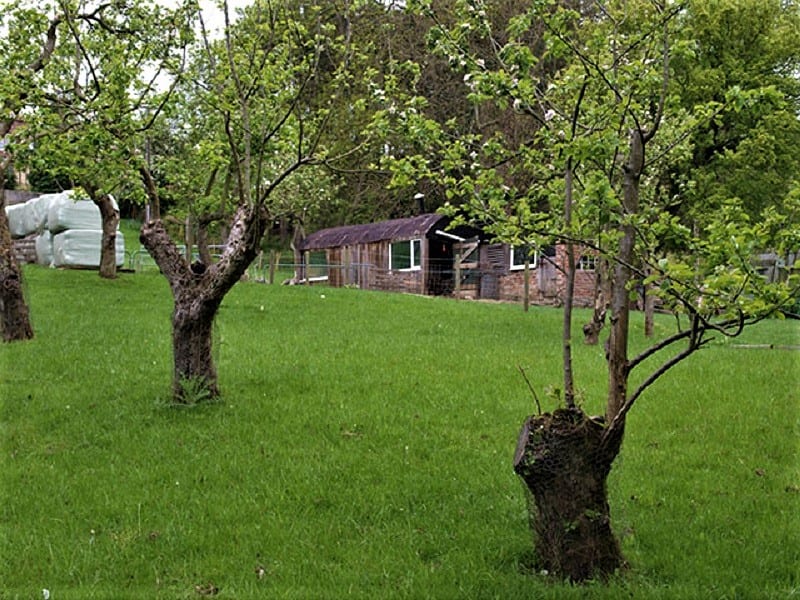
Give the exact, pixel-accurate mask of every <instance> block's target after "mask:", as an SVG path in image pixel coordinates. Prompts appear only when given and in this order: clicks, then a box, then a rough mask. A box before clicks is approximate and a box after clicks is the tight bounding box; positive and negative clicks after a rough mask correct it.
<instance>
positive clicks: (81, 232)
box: [53, 229, 125, 267]
mask: <svg viewBox="0 0 800 600" xmlns="http://www.w3.org/2000/svg"><path fill="white" fill-rule="evenodd" d="M102 237H103V232H102V231H98V230H97V229H68V230H67V231H64V232H62V233H59V234H57V235H54V236H53V266H56V267H99V266H100V241H101V239H102ZM116 255H117V266H118V267H120V266H122V265H123V264H124V263H125V239H124V238H123V237H122V233H120V232H119V231H117V244H116Z"/></svg>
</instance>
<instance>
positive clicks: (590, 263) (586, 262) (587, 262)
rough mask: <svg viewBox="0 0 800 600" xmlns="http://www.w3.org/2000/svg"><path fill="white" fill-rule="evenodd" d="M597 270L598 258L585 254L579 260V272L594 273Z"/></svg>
mask: <svg viewBox="0 0 800 600" xmlns="http://www.w3.org/2000/svg"><path fill="white" fill-rule="evenodd" d="M595 268H597V257H596V256H594V255H593V254H584V255H583V256H581V257H580V258H579V259H578V271H594V270H595Z"/></svg>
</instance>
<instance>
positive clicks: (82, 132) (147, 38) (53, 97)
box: [29, 0, 191, 278]
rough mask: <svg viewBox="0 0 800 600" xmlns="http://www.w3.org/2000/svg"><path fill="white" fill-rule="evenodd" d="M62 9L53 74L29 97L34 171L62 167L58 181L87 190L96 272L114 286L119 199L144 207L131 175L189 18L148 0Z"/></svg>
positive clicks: (175, 68) (173, 72)
mask: <svg viewBox="0 0 800 600" xmlns="http://www.w3.org/2000/svg"><path fill="white" fill-rule="evenodd" d="M59 9H60V10H61V12H62V14H63V23H62V25H61V30H62V39H61V43H60V44H59V45H58V47H57V48H56V52H55V54H54V56H53V63H54V64H53V68H52V69H51V70H50V72H49V76H48V81H47V85H46V86H42V87H41V88H39V89H38V90H36V93H35V94H32V95H31V96H30V97H29V103H30V105H31V106H32V111H31V114H30V117H29V121H30V122H29V126H30V130H31V132H32V133H33V134H34V135H35V143H34V156H32V157H31V161H32V162H35V161H36V156H38V157H46V161H47V162H48V163H49V164H50V165H55V166H56V170H55V172H54V173H53V174H54V175H56V176H58V177H60V178H66V179H68V180H70V181H71V182H72V184H73V186H75V187H80V188H82V189H83V190H84V191H85V192H86V193H87V194H88V195H89V197H90V198H91V199H92V201H93V202H94V203H95V204H96V205H97V206H98V208H99V209H100V215H101V217H102V224H103V235H102V242H101V252H100V270H99V272H100V276H101V277H104V278H113V277H115V276H116V232H117V227H118V224H119V210H118V207H117V205H116V202H115V201H114V198H113V195H114V194H117V195H119V194H120V193H125V194H128V195H132V196H134V200H136V199H141V198H143V194H142V193H141V186H140V185H139V184H138V175H137V171H136V169H135V168H132V166H133V165H135V164H136V162H137V161H138V160H140V155H141V153H142V150H143V148H144V132H145V131H147V129H149V128H150V127H151V126H152V122H153V119H154V118H155V117H156V116H157V115H158V114H159V112H160V111H161V110H162V108H163V105H164V103H165V101H166V99H167V98H168V97H169V91H170V90H169V88H168V85H169V82H170V81H171V80H174V79H175V78H176V77H177V75H178V74H179V72H180V70H181V68H182V60H183V52H184V49H185V46H186V44H187V42H188V40H189V35H190V33H191V30H190V29H189V20H188V19H189V16H190V12H189V11H190V9H189V8H179V9H174V10H168V9H165V8H163V7H162V6H160V5H158V4H155V3H151V2H149V1H147V0H137V1H136V2H133V3H130V4H127V5H125V6H122V5H117V4H113V3H110V4H107V3H104V4H99V5H94V4H91V3H84V2H69V1H67V0H62V1H61V2H60V4H59ZM165 87H166V88H167V89H166V91H165V89H164V88H165ZM41 160H42V159H41V158H40V159H39V161H40V162H41ZM134 183H136V185H134ZM137 192H138V198H137Z"/></svg>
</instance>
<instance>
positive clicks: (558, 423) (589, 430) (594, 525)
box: [514, 408, 624, 582]
mask: <svg viewBox="0 0 800 600" xmlns="http://www.w3.org/2000/svg"><path fill="white" fill-rule="evenodd" d="M604 431H605V427H604V425H603V421H602V419H601V418H588V417H586V415H585V414H584V413H583V412H582V411H581V410H580V409H579V408H568V409H558V410H556V411H555V412H554V413H553V414H552V415H550V414H544V415H540V416H532V417H529V418H528V420H527V421H526V422H525V424H524V425H523V428H522V431H521V432H520V437H519V441H518V443H517V451H516V454H515V457H514V470H515V472H516V473H517V474H518V475H519V476H520V477H521V478H522V479H523V481H524V482H525V484H526V486H527V488H528V490H529V491H530V493H531V495H532V501H531V506H530V511H531V514H530V517H531V527H532V530H533V535H534V546H535V550H536V560H537V564H536V568H537V569H541V570H545V571H546V572H547V573H548V574H550V575H553V576H556V577H558V578H561V579H569V580H570V581H573V582H583V581H587V580H589V579H593V578H598V579H607V578H608V577H609V576H610V575H612V574H613V573H614V572H615V571H617V570H618V569H619V568H621V567H622V566H623V565H624V560H623V557H622V552H621V550H620V545H619V543H618V541H617V538H616V537H615V535H614V532H613V531H612V529H611V518H610V510H609V505H608V499H607V492H606V479H607V477H608V474H609V472H610V470H611V464H612V462H613V461H614V458H615V457H616V455H617V453H618V452H619V446H618V445H614V446H613V447H611V448H609V447H608V446H607V445H605V444H604V440H603V433H604Z"/></svg>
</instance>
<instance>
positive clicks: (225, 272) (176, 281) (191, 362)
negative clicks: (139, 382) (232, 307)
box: [139, 207, 266, 404]
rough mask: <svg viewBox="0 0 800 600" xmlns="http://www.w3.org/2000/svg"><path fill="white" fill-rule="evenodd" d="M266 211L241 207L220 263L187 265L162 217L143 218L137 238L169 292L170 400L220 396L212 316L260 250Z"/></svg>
mask: <svg viewBox="0 0 800 600" xmlns="http://www.w3.org/2000/svg"><path fill="white" fill-rule="evenodd" d="M265 224H266V215H265V213H264V211H263V208H261V207H255V208H253V207H240V208H239V209H238V210H237V212H236V215H235V217H234V221H233V226H232V227H231V234H230V236H229V238H228V244H227V245H226V248H225V252H224V253H223V255H222V257H221V258H220V260H219V262H217V263H215V264H212V265H206V264H203V263H201V262H195V263H192V264H190V263H189V262H188V261H187V260H186V259H185V257H184V256H183V255H181V252H180V251H179V249H178V247H177V246H176V245H175V243H174V242H173V241H172V239H171V238H170V237H169V234H168V233H167V230H166V228H165V227H164V225H163V223H162V222H161V221H155V222H150V223H145V224H144V225H143V226H142V230H141V235H140V238H139V239H140V240H141V242H142V244H143V245H144V246H145V248H147V250H148V252H149V253H150V255H151V256H152V257H153V259H154V260H155V262H156V264H157V265H158V267H159V269H160V270H161V272H162V273H163V274H164V276H165V277H166V278H167V280H168V281H169V285H170V288H171V290H172V297H173V301H174V304H173V312H172V353H173V366H174V369H173V376H172V390H173V399H174V401H175V402H177V403H182V404H187V403H196V402H198V401H202V400H205V399H211V398H215V397H217V396H218V395H219V387H218V384H217V372H216V369H215V368H214V359H213V352H212V348H213V335H212V334H213V327H214V318H215V316H216V314H217V310H218V309H219V306H220V304H221V303H222V300H223V298H224V297H225V294H227V293H228V291H229V290H230V289H231V288H232V287H233V286H234V284H236V282H238V281H239V279H240V278H241V277H242V275H243V274H244V272H245V271H246V270H247V267H248V265H249V264H250V263H251V262H252V261H253V259H254V258H255V256H256V254H257V253H258V244H259V242H260V240H261V236H262V235H263V231H264V226H265Z"/></svg>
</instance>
